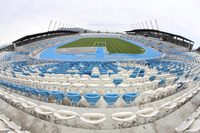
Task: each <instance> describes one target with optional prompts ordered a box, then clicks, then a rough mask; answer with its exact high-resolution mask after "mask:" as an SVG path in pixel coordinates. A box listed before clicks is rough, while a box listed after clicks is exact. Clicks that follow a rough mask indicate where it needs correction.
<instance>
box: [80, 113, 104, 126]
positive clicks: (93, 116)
mask: <svg viewBox="0 0 200 133" xmlns="http://www.w3.org/2000/svg"><path fill="white" fill-rule="evenodd" d="M80 119H81V120H82V121H83V122H86V123H89V124H100V123H102V122H103V121H105V120H106V117H105V115H104V114H102V113H84V114H82V116H81V117H80Z"/></svg>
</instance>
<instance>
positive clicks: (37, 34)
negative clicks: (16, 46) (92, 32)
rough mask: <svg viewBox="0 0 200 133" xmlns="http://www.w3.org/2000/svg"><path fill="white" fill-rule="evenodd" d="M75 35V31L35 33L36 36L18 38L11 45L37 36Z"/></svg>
mask: <svg viewBox="0 0 200 133" xmlns="http://www.w3.org/2000/svg"><path fill="white" fill-rule="evenodd" d="M69 33H70V34H76V33H78V32H76V31H69V30H56V31H48V32H42V33H36V34H32V35H27V36H24V37H22V38H19V39H17V40H15V41H14V42H13V43H18V42H21V41H24V40H28V39H30V38H35V37H37V36H46V35H51V34H69Z"/></svg>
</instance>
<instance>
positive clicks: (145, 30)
mask: <svg viewBox="0 0 200 133" xmlns="http://www.w3.org/2000/svg"><path fill="white" fill-rule="evenodd" d="M125 32H158V33H162V34H166V35H170V36H176V37H178V38H182V39H184V40H187V41H189V42H192V43H194V41H192V40H190V39H188V38H185V37H183V36H180V35H176V34H172V33H168V32H164V31H160V30H154V29H135V30H130V31H125Z"/></svg>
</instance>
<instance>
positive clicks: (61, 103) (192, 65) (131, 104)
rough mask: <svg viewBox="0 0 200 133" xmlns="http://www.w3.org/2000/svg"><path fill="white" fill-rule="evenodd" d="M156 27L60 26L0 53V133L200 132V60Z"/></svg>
mask: <svg viewBox="0 0 200 133" xmlns="http://www.w3.org/2000/svg"><path fill="white" fill-rule="evenodd" d="M193 45H194V42H193V41H192V40H190V39H187V38H185V37H182V36H180V35H175V34H172V33H167V32H163V31H159V30H152V29H135V30H129V31H125V33H101V32H85V33H81V32H80V31H73V30H70V29H62V28H61V29H58V30H55V31H48V32H42V33H37V34H32V35H27V36H24V37H22V38H19V39H17V40H16V41H14V42H13V43H12V44H11V45H9V46H6V47H2V48H1V50H0V51H1V52H0V55H1V56H0V62H1V64H0V65H1V67H0V85H1V89H0V105H1V106H0V112H1V114H0V120H1V121H0V132H17V133H23V132H24V133H25V132H27V133H28V132H33V133H44V132H48V133H61V132H63V133H64V132H68V131H69V132H86V133H93V132H97V133H108V132H115V133H122V132H140V133H143V132H144V133H158V132H159V133H169V132H170V133H175V132H178V133H179V132H187V133H189V132H199V131H200V127H199V114H200V108H199V105H200V103H199V100H200V93H199V92H200V87H199V80H200V77H199V75H200V65H199V63H200V55H199V53H198V52H194V51H192V47H193Z"/></svg>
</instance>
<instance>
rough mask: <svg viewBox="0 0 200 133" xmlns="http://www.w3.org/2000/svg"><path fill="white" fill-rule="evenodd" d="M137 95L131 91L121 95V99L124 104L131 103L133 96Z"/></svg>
mask: <svg viewBox="0 0 200 133" xmlns="http://www.w3.org/2000/svg"><path fill="white" fill-rule="evenodd" d="M137 96H138V93H136V92H132V93H126V94H124V95H123V96H122V99H123V100H124V102H125V103H126V104H131V103H132V102H133V101H134V100H135V98H136V97H137Z"/></svg>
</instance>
